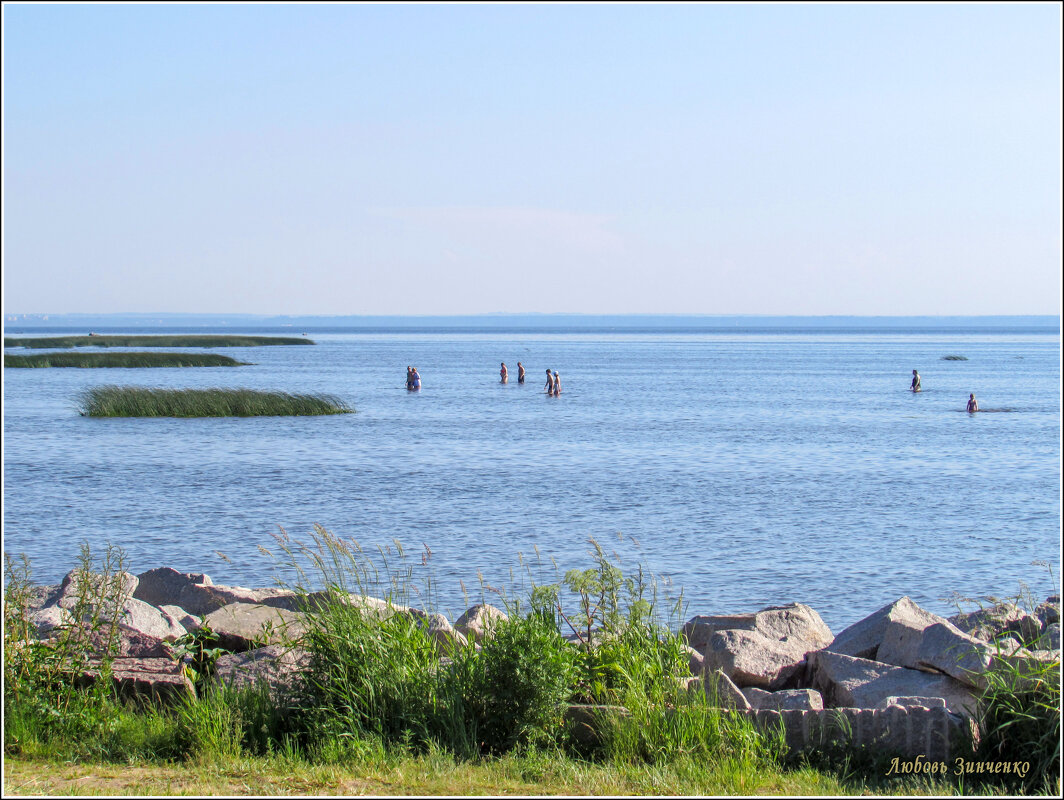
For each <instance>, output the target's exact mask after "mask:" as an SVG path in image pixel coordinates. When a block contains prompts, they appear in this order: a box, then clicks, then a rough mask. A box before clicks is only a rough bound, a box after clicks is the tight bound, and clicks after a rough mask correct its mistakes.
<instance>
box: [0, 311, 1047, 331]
mask: <svg viewBox="0 0 1064 800" xmlns="http://www.w3.org/2000/svg"><path fill="white" fill-rule="evenodd" d="M4 329H5V331H6V332H9V333H14V332H42V333H43V332H64V331H80V330H86V329H90V330H93V331H97V332H115V331H128V330H137V331H141V330H152V331H155V332H158V333H162V332H165V331H195V330H211V331H215V330H219V329H224V330H230V331H234V332H236V331H252V330H254V331H276V332H282V333H291V332H292V331H293V330H298V331H300V332H302V331H309V330H313V331H315V332H323V331H332V332H337V333H347V332H365V333H392V332H405V333H418V332H438V331H441V330H445V331H448V332H453V333H463V332H470V333H480V332H495V333H524V332H543V333H551V332H553V333H564V332H585V331H586V332H594V331H600V332H610V333H628V332H631V333H654V332H663V333H684V332H687V333H701V332H757V331H780V332H783V331H796V332H801V331H808V332H813V331H817V332H820V331H826V332H832V331H835V332H845V331H867V332H875V331H900V330H905V331H912V330H928V331H954V332H964V331H976V330H988V329H990V330H995V331H1002V332H1005V331H1010V332H1030V333H1053V332H1056V333H1059V332H1060V316H1059V315H1057V316H1053V315H995V316H937V317H936V316H897V317H887V316H769V315H694V314H479V315H464V316H463V315H454V316H447V315H418V316H398V315H373V316H370V315H347V316H310V315H307V316H268V315H254V314H6V315H5V316H4Z"/></svg>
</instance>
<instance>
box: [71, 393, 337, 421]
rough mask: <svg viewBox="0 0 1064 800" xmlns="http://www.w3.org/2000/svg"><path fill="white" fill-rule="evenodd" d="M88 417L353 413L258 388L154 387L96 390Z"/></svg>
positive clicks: (84, 405)
mask: <svg viewBox="0 0 1064 800" xmlns="http://www.w3.org/2000/svg"><path fill="white" fill-rule="evenodd" d="M80 402H81V414H82V416H87V417H281V416H317V415H323V414H350V413H353V412H354V409H353V408H351V407H350V406H348V405H347V404H346V403H344V402H343V401H342V400H340V399H339V398H336V397H334V396H332V395H324V394H316V395H314V394H289V393H287V392H261V391H256V390H253V389H223V388H215V389H153V388H146V387H137V386H97V387H94V388H92V389H88V390H86V391H85V392H84V393H83V394H82V395H81V398H80Z"/></svg>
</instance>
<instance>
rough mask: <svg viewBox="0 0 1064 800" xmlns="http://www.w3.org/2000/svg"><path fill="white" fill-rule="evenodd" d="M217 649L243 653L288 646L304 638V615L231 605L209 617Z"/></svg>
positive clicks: (276, 609)
mask: <svg viewBox="0 0 1064 800" xmlns="http://www.w3.org/2000/svg"><path fill="white" fill-rule="evenodd" d="M206 624H207V626H208V627H209V628H210V629H211V630H212V631H214V633H215V635H216V636H217V637H218V646H219V647H222V648H224V649H226V650H230V651H232V652H234V653H242V652H244V651H245V650H252V649H255V648H258V647H262V646H264V645H268V644H287V643H290V642H292V641H296V640H298V639H299V638H300V637H301V636H302V635H303V630H304V628H303V614H302V613H300V612H298V611H285V610H284V609H283V608H271V607H270V606H263V605H253V604H251V603H230V604H229V605H227V606H223V607H222V608H219V609H218V610H217V611H212V612H211V613H210V614H208V615H207V619H206Z"/></svg>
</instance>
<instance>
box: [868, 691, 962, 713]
mask: <svg viewBox="0 0 1064 800" xmlns="http://www.w3.org/2000/svg"><path fill="white" fill-rule="evenodd" d="M893 707H898V708H945V707H946V701H945V700H943V699H942V698H941V697H894V696H893V695H892V696H890V697H884V698H883V699H882V700H880V701H879V702H878V703H876V708H877V709H879V710H880V711H885V710H886V709H888V708H893Z"/></svg>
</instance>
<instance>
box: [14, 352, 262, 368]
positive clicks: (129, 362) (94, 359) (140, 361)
mask: <svg viewBox="0 0 1064 800" xmlns="http://www.w3.org/2000/svg"><path fill="white" fill-rule="evenodd" d="M246 364H247V362H246V361H237V360H236V359H235V358H230V357H229V356H220V355H216V354H214V353H35V354H33V355H29V356H17V355H8V354H7V353H4V366H5V367H239V366H244V365H246Z"/></svg>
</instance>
